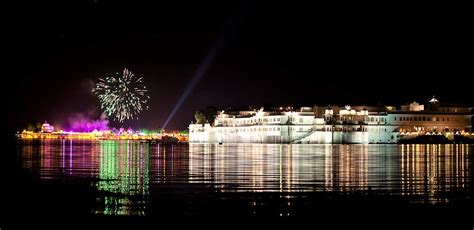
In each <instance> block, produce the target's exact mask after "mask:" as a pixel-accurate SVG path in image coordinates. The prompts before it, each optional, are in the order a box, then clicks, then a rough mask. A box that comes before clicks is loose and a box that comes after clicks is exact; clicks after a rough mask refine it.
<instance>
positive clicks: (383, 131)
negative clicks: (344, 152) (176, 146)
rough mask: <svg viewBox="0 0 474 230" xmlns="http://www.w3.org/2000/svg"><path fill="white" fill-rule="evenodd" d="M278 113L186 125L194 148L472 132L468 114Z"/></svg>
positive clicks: (424, 110) (335, 109) (356, 109)
mask: <svg viewBox="0 0 474 230" xmlns="http://www.w3.org/2000/svg"><path fill="white" fill-rule="evenodd" d="M287 108H288V107H278V108H273V109H270V110H268V111H265V110H264V108H261V109H259V110H250V111H221V112H219V113H218V115H217V117H216V119H215V121H214V122H213V123H212V124H209V123H207V124H190V125H189V141H190V142H196V143H241V142H242V143H397V142H398V141H399V140H400V139H403V138H409V137H413V136H417V135H421V134H423V135H445V136H447V137H448V138H450V137H451V138H452V136H453V135H457V134H458V135H461V134H464V133H468V132H470V131H471V119H472V115H471V108H469V107H466V106H452V105H443V106H441V105H440V104H439V101H438V100H437V99H436V98H435V97H433V98H432V99H431V100H430V101H429V104H428V105H427V106H426V107H425V105H422V104H419V103H417V102H413V103H410V104H407V105H401V106H400V107H396V106H367V107H366V106H353V107H351V106H349V105H345V106H343V107H339V106H326V107H320V106H313V107H301V108H300V109H299V110H293V109H291V110H288V109H287Z"/></svg>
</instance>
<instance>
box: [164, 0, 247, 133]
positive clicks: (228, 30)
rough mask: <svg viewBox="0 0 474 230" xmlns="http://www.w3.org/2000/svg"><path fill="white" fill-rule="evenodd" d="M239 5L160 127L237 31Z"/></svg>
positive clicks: (240, 16) (241, 14) (242, 12)
mask: <svg viewBox="0 0 474 230" xmlns="http://www.w3.org/2000/svg"><path fill="white" fill-rule="evenodd" d="M243 3H244V4H242V5H241V7H240V10H236V12H235V13H234V14H233V15H232V16H231V18H230V20H229V22H228V23H226V25H225V27H224V29H223V31H222V32H221V34H220V36H219V38H218V40H217V41H216V43H215V45H214V46H213V47H212V48H211V49H210V50H209V53H208V54H207V56H206V57H205V58H204V60H203V61H202V62H201V64H200V65H199V67H198V68H197V70H196V71H195V72H194V75H193V77H192V79H191V81H190V82H189V83H188V84H187V85H186V88H185V90H184V92H183V94H182V95H181V97H180V98H179V100H178V102H177V103H176V105H175V107H174V108H173V110H172V111H171V113H170V115H169V116H168V118H167V119H166V121H165V123H164V124H163V126H162V128H163V129H165V128H166V126H167V125H168V123H169V122H170V121H171V119H172V118H173V117H174V115H175V114H176V112H177V111H178V110H179V108H180V107H181V105H182V104H183V103H184V101H185V100H186V99H187V98H188V96H189V94H190V93H191V92H192V90H193V89H194V87H195V86H196V85H197V83H198V82H199V81H200V80H201V78H202V77H203V76H204V74H205V73H206V72H207V70H208V69H209V67H210V66H211V64H212V62H213V61H214V58H215V57H216V56H217V53H218V51H219V50H220V49H221V48H222V47H223V46H224V45H225V43H226V41H227V40H228V39H230V38H232V37H233V36H234V35H235V33H236V32H237V29H238V27H239V26H240V24H241V23H242V21H243V18H244V16H245V13H246V11H245V10H246V4H245V2H243Z"/></svg>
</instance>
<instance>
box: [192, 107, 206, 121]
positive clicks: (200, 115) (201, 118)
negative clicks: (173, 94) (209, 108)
mask: <svg viewBox="0 0 474 230" xmlns="http://www.w3.org/2000/svg"><path fill="white" fill-rule="evenodd" d="M194 119H196V124H205V123H206V115H204V113H203V112H201V110H198V111H196V113H195V114H194Z"/></svg>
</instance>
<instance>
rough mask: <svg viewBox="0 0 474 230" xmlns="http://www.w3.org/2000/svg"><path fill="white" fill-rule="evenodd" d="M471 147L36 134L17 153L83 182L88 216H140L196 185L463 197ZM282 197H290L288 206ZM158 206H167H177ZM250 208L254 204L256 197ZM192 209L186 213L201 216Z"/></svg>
mask: <svg viewBox="0 0 474 230" xmlns="http://www.w3.org/2000/svg"><path fill="white" fill-rule="evenodd" d="M472 147H473V146H472V145H287V144H283V145H280V144H223V145H219V144H189V145H164V146H163V145H150V144H148V143H140V142H136V141H71V140H44V141H40V142H38V141H23V142H20V144H19V147H18V151H19V160H20V161H21V164H22V166H23V168H25V169H28V170H29V171H30V172H31V174H33V175H36V176H37V177H38V178H40V179H41V180H42V181H57V183H59V184H61V183H64V182H68V181H69V183H76V182H77V181H78V179H80V180H79V181H86V182H87V183H88V186H90V187H92V188H93V189H94V191H95V193H94V196H95V197H93V198H94V199H95V206H94V207H91V210H90V211H91V213H95V214H98V215H139V216H140V215H148V214H149V213H150V212H149V209H150V207H154V208H155V209H156V208H158V209H159V208H160V207H161V206H159V205H156V203H155V204H154V205H153V204H151V200H153V199H152V198H156V199H154V200H155V202H156V200H160V199H158V198H159V197H163V196H164V197H167V196H169V197H183V198H176V199H186V197H187V196H189V197H193V194H195V193H196V192H198V191H199V192H202V191H207V192H209V193H211V194H212V195H211V196H214V195H215V196H214V197H223V198H224V200H225V197H227V196H229V197H231V196H232V197H235V194H237V196H238V193H239V192H243V193H242V194H244V193H248V192H250V193H252V194H255V193H256V194H267V195H266V196H269V194H282V196H285V199H286V198H287V197H290V196H291V197H296V196H299V195H300V194H308V192H309V193H320V194H345V195H347V194H349V195H350V194H357V195H358V196H360V195H361V194H362V195H363V194H368V195H369V196H371V195H376V196H379V195H383V196H386V195H388V196H399V197H406V198H407V200H409V201H410V202H417V203H449V202H451V201H453V199H457V200H466V199H468V198H467V197H466V196H467V195H465V194H469V189H470V187H469V185H470V183H471V178H472V177H471V175H472V166H471V165H472V152H473V148H472ZM53 183H54V182H53ZM265 192H269V193H265ZM190 194H191V195H190ZM232 194H233V195H232ZM301 196H303V197H304V196H305V195H301ZM371 197H373V196H371ZM163 199H165V198H163ZM176 201H177V202H180V200H176ZM252 202H254V201H252ZM285 202H286V201H285ZM290 202H292V201H290V200H289V198H288V206H289V205H290ZM161 204H164V205H168V204H169V205H170V206H171V207H174V204H175V203H173V202H170V203H166V202H165V203H161ZM186 204H189V205H191V204H193V201H190V202H189V203H186ZM197 205H199V204H197ZM201 205H203V204H201ZM254 205H255V206H258V201H255V202H254ZM199 207H200V206H197V207H193V208H190V209H189V210H188V211H187V212H189V213H191V214H192V212H193V211H190V210H194V211H195V212H200V209H199ZM181 208H185V209H186V208H188V207H187V206H184V207H181ZM155 211H156V210H155ZM201 211H202V210H201ZM249 212H253V211H251V210H249ZM158 213H159V211H158ZM287 214H288V215H289V212H288V213H287ZM283 215H284V214H283Z"/></svg>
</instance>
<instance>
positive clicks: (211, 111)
mask: <svg viewBox="0 0 474 230" xmlns="http://www.w3.org/2000/svg"><path fill="white" fill-rule="evenodd" d="M203 113H204V116H206V120H207V122H209V123H210V124H214V120H215V119H216V116H217V108H216V107H214V106H208V107H206V108H205V109H204V111H203Z"/></svg>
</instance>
